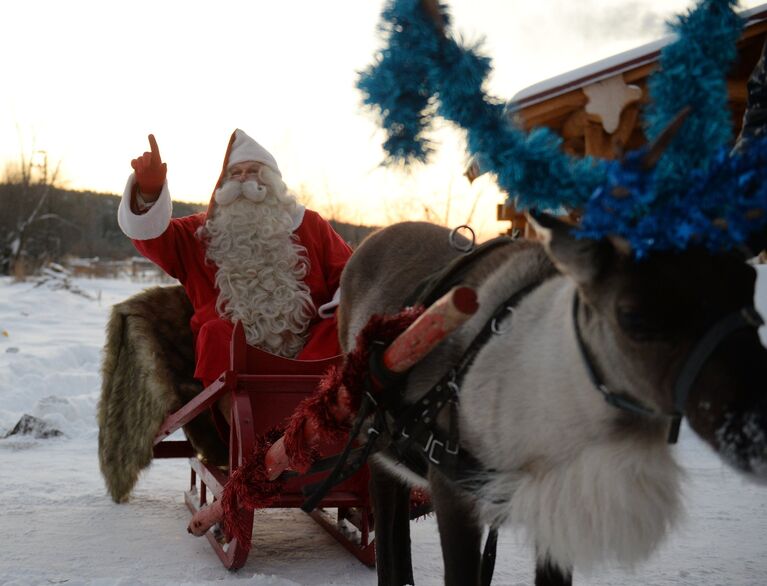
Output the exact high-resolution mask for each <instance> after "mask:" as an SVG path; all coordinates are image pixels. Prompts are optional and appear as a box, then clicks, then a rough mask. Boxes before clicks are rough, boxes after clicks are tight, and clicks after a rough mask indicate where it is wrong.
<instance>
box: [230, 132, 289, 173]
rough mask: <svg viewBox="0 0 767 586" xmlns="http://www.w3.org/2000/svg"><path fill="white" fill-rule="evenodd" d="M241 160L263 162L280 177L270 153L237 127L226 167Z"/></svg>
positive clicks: (278, 169) (275, 162)
mask: <svg viewBox="0 0 767 586" xmlns="http://www.w3.org/2000/svg"><path fill="white" fill-rule="evenodd" d="M243 161H256V162H258V163H263V164H264V165H266V166H267V167H269V168H270V169H272V170H273V171H275V172H277V173H278V174H279V175H280V177H282V173H280V168H279V167H278V166H277V161H276V160H275V159H274V157H273V156H272V155H271V153H270V152H269V151H267V150H266V149H265V148H264V147H262V146H261V145H260V144H258V143H257V142H256V141H255V140H253V139H252V138H250V137H249V136H248V135H247V134H245V133H244V132H243V131H242V130H240V129H239V128H238V129H237V130H235V131H234V144H233V145H232V150H231V152H230V153H229V162H228V167H227V168H231V166H232V165H236V164H237V163H242V162H243Z"/></svg>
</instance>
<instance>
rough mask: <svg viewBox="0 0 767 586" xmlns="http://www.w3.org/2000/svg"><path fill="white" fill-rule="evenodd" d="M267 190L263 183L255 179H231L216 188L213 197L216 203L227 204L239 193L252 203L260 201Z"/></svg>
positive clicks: (264, 197)
mask: <svg viewBox="0 0 767 586" xmlns="http://www.w3.org/2000/svg"><path fill="white" fill-rule="evenodd" d="M268 191H269V190H268V189H267V187H266V186H265V185H261V184H260V183H259V182H258V181H256V180H255V179H251V180H249V181H244V182H240V181H235V180H233V179H232V180H229V181H227V182H226V183H224V184H223V185H222V186H221V187H219V188H218V189H216V193H215V195H214V198H215V200H216V203H217V204H219V205H222V206H226V205H229V204H230V203H232V202H233V201H235V200H236V199H237V198H238V197H240V196H241V195H242V196H244V197H245V198H246V199H249V200H250V201H252V202H254V203H261V202H262V201H264V200H265V199H266V196H267V194H268Z"/></svg>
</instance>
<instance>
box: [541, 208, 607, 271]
mask: <svg viewBox="0 0 767 586" xmlns="http://www.w3.org/2000/svg"><path fill="white" fill-rule="evenodd" d="M527 217H528V220H529V221H530V222H531V223H532V224H533V227H534V228H535V231H536V232H537V233H539V234H540V235H541V239H542V240H543V245H544V247H545V249H546V252H547V253H548V255H549V257H550V258H551V260H552V261H553V262H554V264H555V265H556V266H557V268H558V269H559V270H560V271H562V272H563V273H565V274H567V275H569V276H570V277H572V278H573V280H574V281H575V282H576V283H577V284H578V285H588V284H590V283H592V282H594V281H595V280H596V279H597V278H598V277H599V276H600V274H602V272H603V270H604V269H605V268H606V266H607V264H608V263H609V261H610V260H611V259H612V258H613V257H614V255H615V254H616V252H617V250H616V248H615V247H614V246H613V244H612V243H611V242H610V241H609V240H607V239H605V240H599V241H597V240H588V239H583V238H576V237H575V235H574V234H573V228H574V226H573V225H572V224H568V223H567V222H563V221H562V220H559V219H558V218H555V217H554V216H551V215H549V214H544V213H541V212H537V211H531V212H528V213H527Z"/></svg>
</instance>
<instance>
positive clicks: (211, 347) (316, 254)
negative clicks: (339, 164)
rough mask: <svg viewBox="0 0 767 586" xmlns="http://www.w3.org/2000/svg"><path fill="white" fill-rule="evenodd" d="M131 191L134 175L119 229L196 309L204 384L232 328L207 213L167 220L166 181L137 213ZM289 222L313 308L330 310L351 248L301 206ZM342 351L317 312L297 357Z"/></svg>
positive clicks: (224, 357)
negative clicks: (205, 231) (206, 233)
mask: <svg viewBox="0 0 767 586" xmlns="http://www.w3.org/2000/svg"><path fill="white" fill-rule="evenodd" d="M233 140H234V135H232V140H231V141H230V143H229V148H228V149H227V155H226V157H225V158H224V170H223V171H222V174H221V178H219V181H218V183H217V185H216V188H218V187H219V186H220V185H221V184H222V182H223V177H224V173H225V170H226V168H227V166H228V165H227V161H228V158H229V151H230V149H231V145H232V142H233ZM214 192H215V190H214ZM135 193H136V186H135V176H133V175H131V177H130V178H129V180H128V184H127V185H126V189H125V192H124V194H123V200H122V201H121V202H120V209H119V211H118V221H119V224H120V227H121V228H122V229H123V232H125V233H126V234H127V235H128V236H129V237H130V238H131V239H132V241H133V244H134V246H135V247H136V249H137V250H138V251H139V252H140V253H141V254H142V255H143V256H145V257H146V258H148V259H150V260H151V261H153V262H154V263H156V264H157V265H158V266H160V267H161V268H162V269H163V270H164V271H165V272H166V273H168V274H169V275H170V276H171V277H174V278H176V279H178V280H179V281H180V282H181V284H182V285H183V286H184V289H185V290H186V293H187V295H188V297H189V300H190V301H191V302H192V306H193V308H194V315H193V316H192V319H191V321H190V326H191V328H192V332H193V334H194V336H195V342H196V344H195V347H196V355H197V365H196V370H195V378H198V379H200V380H202V381H203V382H204V383H206V384H207V383H208V382H210V381H212V380H214V379H215V378H216V377H218V376H219V375H220V374H221V373H222V372H223V371H224V370H226V369H227V368H228V367H229V341H230V339H231V334H232V328H233V325H232V324H231V322H229V321H228V320H225V319H223V318H222V317H221V316H219V315H218V313H217V311H216V300H217V299H218V295H219V290H218V288H217V287H216V285H215V277H216V271H217V267H216V266H215V265H214V264H213V263H211V262H210V261H207V260H206V258H205V245H204V244H203V242H202V241H200V239H199V238H197V236H196V233H197V230H198V229H199V228H200V227H201V226H202V225H203V224H204V223H205V220H206V217H207V214H206V213H199V214H195V215H192V216H186V217H184V218H171V200H170V195H169V192H168V187H167V182H166V184H165V185H164V186H163V190H162V192H161V194H160V198H159V199H158V200H157V202H156V203H155V204H154V205H153V206H152V208H150V209H149V210H148V211H147V212H146V213H143V214H137V213H134V212H133V210H132V209H131V207H133V209H136V205H135V199H134V198H135ZM131 203H133V206H131ZM214 205H215V200H214V199H213V198H211V204H210V207H209V208H208V213H210V212H211V210H212V209H213V206H214ZM293 220H294V233H295V234H296V236H297V237H298V242H299V244H301V245H302V246H304V247H305V248H306V253H307V256H308V259H309V273H308V275H307V276H306V277H305V278H304V281H305V283H306V284H307V285H308V287H309V292H310V294H311V297H312V301H313V302H314V306H315V307H316V308H322V309H325V310H329V309H332V308H333V307H334V305H336V304H337V300H338V286H339V280H340V277H341V271H342V269H343V267H344V265H345V264H346V261H347V260H348V259H349V256H351V248H349V246H348V245H347V244H346V242H344V240H343V239H342V238H341V237H340V236H339V235H338V234H337V233H336V232H335V231H334V230H333V228H332V227H331V226H330V224H329V223H328V222H327V221H326V220H324V219H323V218H322V217H321V216H320V215H319V214H318V213H317V212H314V211H312V210H306V209H304V208H300V209H299V210H298V212H297V214H296V215H295V216H294V218H293ZM323 306H325V307H324V308H323ZM323 313H324V312H323ZM340 352H341V348H340V346H339V343H338V335H337V331H336V319H335V313H332V314H331V315H330V316H329V317H325V318H323V317H321V316H320V315H317V316H316V317H315V318H314V319H313V320H312V321H311V323H310V325H309V331H308V337H307V341H306V344H305V346H304V348H303V350H302V351H301V353H300V354H299V355H298V359H299V360H316V359H320V358H327V357H329V356H334V355H336V354H339V353H340Z"/></svg>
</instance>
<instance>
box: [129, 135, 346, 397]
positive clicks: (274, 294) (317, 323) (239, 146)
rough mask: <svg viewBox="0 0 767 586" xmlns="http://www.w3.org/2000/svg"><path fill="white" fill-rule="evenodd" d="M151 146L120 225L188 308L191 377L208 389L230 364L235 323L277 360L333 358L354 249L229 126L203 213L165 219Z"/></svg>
mask: <svg viewBox="0 0 767 586" xmlns="http://www.w3.org/2000/svg"><path fill="white" fill-rule="evenodd" d="M149 144H150V152H145V153H144V154H143V155H142V156H140V157H138V158H137V159H134V160H133V161H132V162H131V166H132V167H133V169H134V173H132V174H131V176H130V177H129V179H128V183H127V185H126V187H125V192H124V194H123V198H122V201H121V202H120V207H119V210H118V223H119V224H120V228H121V229H122V231H123V232H124V233H125V234H126V235H127V236H128V237H130V238H131V239H132V241H133V243H134V245H135V247H136V249H137V250H138V251H139V252H140V253H141V254H142V255H143V256H145V257H146V258H148V259H150V260H152V261H153V262H155V263H156V264H157V265H159V266H160V267H161V268H162V269H163V270H164V271H165V272H166V273H168V274H169V275H170V276H171V277H174V278H176V279H178V280H179V281H180V282H181V283H182V284H183V286H184V289H185V290H186V293H187V295H188V297H189V300H190V301H191V302H192V306H193V307H194V315H193V317H192V319H191V322H190V326H191V328H192V332H193V334H194V336H195V340H196V342H195V343H196V370H195V378H197V379H199V380H201V381H202V382H203V384H205V385H206V386H207V385H208V384H210V383H211V382H212V381H213V380H215V379H216V378H217V377H218V376H219V375H220V374H221V373H222V372H223V371H224V370H226V369H227V368H228V365H229V340H230V338H231V334H232V330H233V323H234V322H241V323H242V324H243V326H244V329H245V332H246V337H247V340H248V343H249V344H251V345H254V346H258V347H260V348H262V349H265V350H267V351H269V352H272V353H274V354H278V355H280V356H285V357H288V358H297V359H299V360H301V359H305V360H310V359H319V358H326V357H329V356H333V355H335V354H338V353H340V347H339V345H338V339H337V334H336V321H335V314H334V309H335V306H336V305H337V304H338V283H339V278H340V276H341V270H342V269H343V267H344V265H345V264H346V261H347V259H348V258H349V256H350V255H351V249H350V248H349V246H348V245H347V244H346V243H345V242H344V240H343V239H342V238H341V237H340V236H339V235H338V234H337V233H336V232H335V231H334V230H333V228H332V227H331V226H330V224H329V223H328V222H327V221H326V220H324V219H323V218H322V217H321V216H320V215H319V214H318V213H317V212H314V211H311V210H308V209H306V208H304V207H303V206H302V205H301V204H300V203H299V202H298V201H297V200H296V198H295V196H293V195H292V194H291V193H289V192H288V190H287V188H286V186H285V183H283V181H282V176H281V174H280V170H279V168H278V166H277V162H276V161H275V159H274V157H273V156H272V155H271V154H270V153H269V152H268V151H267V150H266V149H264V148H263V147H262V146H261V145H260V144H258V143H257V142H256V141H255V140H253V139H252V138H251V137H249V136H248V135H247V134H245V133H244V132H243V131H242V130H239V129H238V130H235V131H234V133H233V134H232V137H231V139H230V141H229V146H228V148H227V151H226V156H225V157H224V166H223V170H222V173H221V176H220V178H219V180H218V183H217V184H216V188H215V190H214V192H213V195H212V197H211V201H210V205H209V207H208V210H207V212H205V213H199V214H195V215H192V216H186V217H183V218H172V217H171V207H172V206H171V198H170V194H169V192H168V183H167V181H166V172H167V167H166V164H165V163H163V162H162V160H161V158H160V151H159V148H158V147H157V142H156V140H155V138H154V136H153V135H149Z"/></svg>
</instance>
